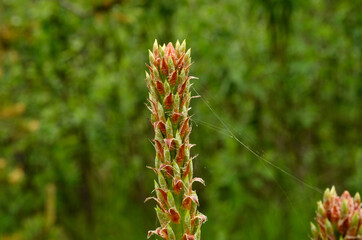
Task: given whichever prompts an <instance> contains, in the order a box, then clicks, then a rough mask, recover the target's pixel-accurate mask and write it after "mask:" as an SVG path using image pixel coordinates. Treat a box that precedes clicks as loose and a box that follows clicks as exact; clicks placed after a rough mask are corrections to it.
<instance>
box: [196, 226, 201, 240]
mask: <svg viewBox="0 0 362 240" xmlns="http://www.w3.org/2000/svg"><path fill="white" fill-rule="evenodd" d="M195 240H201V229H200V227H199V228H197V229H196V233H195Z"/></svg>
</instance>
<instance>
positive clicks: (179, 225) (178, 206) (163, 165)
mask: <svg viewBox="0 0 362 240" xmlns="http://www.w3.org/2000/svg"><path fill="white" fill-rule="evenodd" d="M190 54H191V50H190V49H189V50H188V51H186V42H185V41H183V42H182V44H180V43H179V42H178V41H177V42H176V45H175V47H174V46H173V44H172V43H169V44H168V45H167V46H165V45H163V46H161V45H158V43H157V40H156V41H155V43H154V45H153V49H152V51H151V50H149V62H150V64H149V65H148V64H146V66H147V68H148V70H149V71H148V72H146V83H147V87H148V89H149V98H148V101H149V105H148V106H147V107H148V109H149V110H150V111H151V123H152V126H153V129H154V133H155V138H154V139H153V142H154V147H155V150H156V157H155V167H149V168H151V169H152V170H153V171H154V172H155V173H156V175H157V178H158V181H155V189H154V192H155V195H156V196H155V197H149V198H147V199H146V200H149V199H153V200H155V201H156V202H157V206H156V208H155V210H156V214H157V218H158V220H159V223H160V225H161V226H160V227H158V228H157V229H156V230H154V231H149V232H148V238H150V237H151V236H152V235H154V234H155V235H158V236H159V237H161V238H163V239H167V240H197V239H200V238H201V230H200V228H201V225H202V224H203V223H204V222H205V221H206V216H205V215H203V214H202V213H200V212H199V211H197V207H198V205H199V200H198V197H197V194H196V191H194V190H192V184H193V183H194V182H201V183H202V184H204V181H203V180H202V179H201V178H194V177H193V165H192V160H193V157H191V156H190V149H191V147H192V146H193V144H191V143H190V141H189V135H190V132H191V125H190V116H189V115H188V111H189V109H190V107H189V105H190V100H191V93H190V87H191V83H190V80H191V79H194V78H195V77H191V76H189V68H190V65H191V56H190Z"/></svg>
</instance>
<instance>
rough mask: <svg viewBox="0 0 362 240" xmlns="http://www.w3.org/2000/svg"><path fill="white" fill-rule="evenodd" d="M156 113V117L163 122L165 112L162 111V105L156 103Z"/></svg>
mask: <svg viewBox="0 0 362 240" xmlns="http://www.w3.org/2000/svg"><path fill="white" fill-rule="evenodd" d="M157 111H158V117H159V119H160V120H162V121H163V122H164V121H165V120H166V118H165V111H164V110H163V107H162V104H161V103H159V102H158V104H157Z"/></svg>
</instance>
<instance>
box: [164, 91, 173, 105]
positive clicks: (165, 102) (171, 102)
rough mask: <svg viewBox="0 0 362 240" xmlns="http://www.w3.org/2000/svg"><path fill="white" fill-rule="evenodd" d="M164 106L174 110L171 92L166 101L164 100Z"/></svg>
mask: <svg viewBox="0 0 362 240" xmlns="http://www.w3.org/2000/svg"><path fill="white" fill-rule="evenodd" d="M163 104H164V105H165V108H166V109H171V108H172V104H173V97H172V93H171V92H170V94H169V95H167V96H166V97H165V99H164V100H163Z"/></svg>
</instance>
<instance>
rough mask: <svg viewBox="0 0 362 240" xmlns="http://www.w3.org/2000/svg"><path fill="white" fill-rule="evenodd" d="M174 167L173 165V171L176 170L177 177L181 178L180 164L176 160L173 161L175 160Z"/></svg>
mask: <svg viewBox="0 0 362 240" xmlns="http://www.w3.org/2000/svg"><path fill="white" fill-rule="evenodd" d="M172 167H173V171H174V174H175V177H176V178H179V179H181V171H180V167H179V166H178V164H177V163H176V161H173V162H172Z"/></svg>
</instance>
